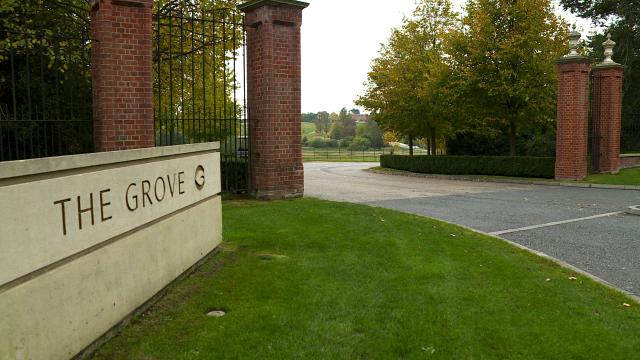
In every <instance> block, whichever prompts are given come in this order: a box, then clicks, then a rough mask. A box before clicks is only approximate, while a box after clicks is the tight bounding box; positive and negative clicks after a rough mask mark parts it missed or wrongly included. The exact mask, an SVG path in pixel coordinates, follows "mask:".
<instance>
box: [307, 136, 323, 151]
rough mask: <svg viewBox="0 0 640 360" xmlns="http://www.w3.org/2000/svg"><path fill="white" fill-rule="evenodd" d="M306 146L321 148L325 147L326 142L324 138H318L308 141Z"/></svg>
mask: <svg viewBox="0 0 640 360" xmlns="http://www.w3.org/2000/svg"><path fill="white" fill-rule="evenodd" d="M308 144H309V146H311V147H314V148H323V147H326V146H327V141H326V140H325V139H324V138H322V137H319V136H318V137H314V138H313V139H311V140H309V142H308Z"/></svg>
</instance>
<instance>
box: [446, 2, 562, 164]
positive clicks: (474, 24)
mask: <svg viewBox="0 0 640 360" xmlns="http://www.w3.org/2000/svg"><path fill="white" fill-rule="evenodd" d="M466 12H467V14H466V16H465V17H464V18H463V20H462V27H461V28H460V29H459V30H458V31H456V32H453V33H451V34H450V38H449V41H448V45H449V46H448V52H449V53H450V55H451V60H452V66H453V74H454V76H453V78H452V82H451V88H453V89H454V91H455V92H456V93H457V94H458V101H459V102H462V101H464V102H466V103H467V106H469V109H473V112H470V113H469V115H470V117H472V118H474V119H475V120H477V121H478V122H479V125H480V126H487V125H488V126H489V127H493V128H506V129H507V131H508V136H509V153H510V155H512V156H514V155H516V139H517V136H518V134H519V132H520V131H521V130H523V129H526V128H535V127H545V126H546V127H548V126H552V124H553V123H554V121H555V112H556V107H555V105H556V95H555V94H556V90H555V88H556V76H557V75H556V70H555V60H556V59H558V58H559V57H561V56H562V55H563V54H564V53H565V52H566V47H565V42H566V41H565V40H566V34H567V25H566V24H565V23H564V22H563V21H562V19H560V18H558V17H557V16H556V15H555V14H554V12H553V7H552V4H551V1H550V0H518V1H513V0H469V1H468V2H467V5H466Z"/></svg>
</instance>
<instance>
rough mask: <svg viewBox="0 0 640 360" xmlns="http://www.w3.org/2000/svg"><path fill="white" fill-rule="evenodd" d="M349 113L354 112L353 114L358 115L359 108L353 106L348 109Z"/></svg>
mask: <svg viewBox="0 0 640 360" xmlns="http://www.w3.org/2000/svg"><path fill="white" fill-rule="evenodd" d="M349 112H350V113H352V114H354V115H360V110H358V109H356V108H353V109H351V110H349Z"/></svg>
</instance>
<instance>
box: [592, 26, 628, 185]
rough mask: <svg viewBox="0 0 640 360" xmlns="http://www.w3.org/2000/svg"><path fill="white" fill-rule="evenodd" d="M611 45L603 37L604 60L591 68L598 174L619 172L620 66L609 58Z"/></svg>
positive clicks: (621, 77)
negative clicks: (593, 85)
mask: <svg viewBox="0 0 640 360" xmlns="http://www.w3.org/2000/svg"><path fill="white" fill-rule="evenodd" d="M615 44H616V43H615V42H613V41H612V40H611V35H608V36H607V41H605V42H604V43H603V44H602V45H603V46H604V48H605V50H604V54H605V59H604V61H603V62H602V63H600V64H597V65H596V66H594V68H593V70H592V71H593V76H594V79H595V87H594V99H593V101H594V104H593V112H594V113H593V117H594V122H595V123H596V124H597V129H595V130H596V132H597V133H596V134H594V136H598V137H599V141H598V144H599V149H594V151H599V157H598V164H597V169H595V170H596V171H598V172H601V173H617V172H618V171H619V170H620V127H621V121H622V80H623V76H624V66H623V65H620V64H618V63H616V62H614V61H613V60H612V59H611V56H612V55H613V47H614V46H615Z"/></svg>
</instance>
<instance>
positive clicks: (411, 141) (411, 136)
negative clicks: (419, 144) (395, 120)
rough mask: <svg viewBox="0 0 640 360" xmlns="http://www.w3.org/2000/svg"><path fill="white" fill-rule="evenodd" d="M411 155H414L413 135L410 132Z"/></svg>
mask: <svg viewBox="0 0 640 360" xmlns="http://www.w3.org/2000/svg"><path fill="white" fill-rule="evenodd" d="M409 156H413V135H411V134H409Z"/></svg>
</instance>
